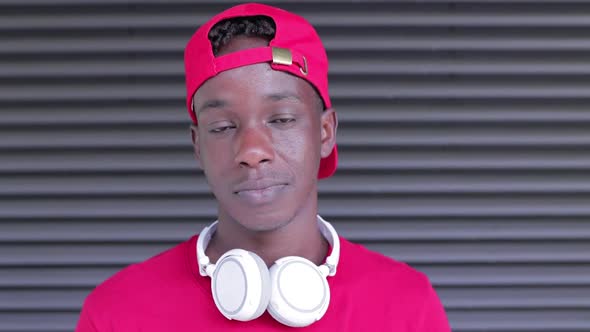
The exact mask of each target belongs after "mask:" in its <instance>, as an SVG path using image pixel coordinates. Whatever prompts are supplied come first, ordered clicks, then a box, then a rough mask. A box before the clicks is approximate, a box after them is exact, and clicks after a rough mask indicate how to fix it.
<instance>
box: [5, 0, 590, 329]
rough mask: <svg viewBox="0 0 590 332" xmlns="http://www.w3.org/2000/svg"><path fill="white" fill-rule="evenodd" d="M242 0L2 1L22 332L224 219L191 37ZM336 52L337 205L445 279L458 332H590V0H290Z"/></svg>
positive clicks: (12, 228)
mask: <svg viewBox="0 0 590 332" xmlns="http://www.w3.org/2000/svg"><path fill="white" fill-rule="evenodd" d="M229 3H231V2H230V1H196V0H186V1H179V0H177V1H155V0H144V1H140V0H128V1H124V0H108V1H107V0H78V1H74V0H69V1H68V0H54V1H41V0H20V1H17V0H10V1H7V0H4V1H1V2H0V331H2V332H4V331H71V330H72V329H73V326H74V323H75V321H76V320H77V317H78V311H79V309H80V306H81V304H82V301H83V298H84V297H85V295H86V294H87V293H88V292H89V291H90V290H91V289H92V288H93V287H94V286H95V285H96V284H97V283H98V282H100V281H102V280H103V279H105V278H106V277H108V276H109V275H111V274H113V273H114V272H115V271H117V270H119V269H121V268H122V267H123V266H125V265H127V264H130V263H132V262H136V261H140V260H143V259H145V258H147V257H149V256H151V255H153V254H155V253H157V252H159V251H161V250H164V249H165V248H168V247H171V246H173V245H174V244H176V243H178V242H180V241H183V240H184V239H186V238H188V237H189V236H190V235H191V234H193V233H195V232H197V231H198V230H200V228H201V227H202V226H203V225H204V224H205V223H206V222H209V221H210V220H212V218H214V213H215V208H214V205H213V203H212V199H211V196H210V195H209V194H208V191H207V188H206V185H205V182H204V180H203V177H202V175H201V174H200V173H199V172H198V171H197V170H196V169H195V163H194V162H193V159H192V158H193V157H192V150H191V147H190V145H189V142H190V139H189V133H188V117H187V115H186V114H185V111H184V107H183V94H184V81H183V80H184V78H183V64H182V56H183V54H182V50H183V47H184V44H185V42H186V41H187V39H188V37H189V36H190V34H191V33H192V32H193V31H194V29H195V28H196V27H197V26H198V25H199V24H201V23H202V22H204V20H205V19H206V18H207V17H210V16H211V15H212V14H213V13H214V12H216V11H219V10H221V9H222V8H225V7H227V6H228V4H229ZM280 5H281V6H283V7H285V8H286V9H291V10H293V11H295V12H298V13H300V14H302V15H304V16H306V17H307V18H309V19H310V20H311V21H312V22H313V23H314V24H316V25H317V27H318V30H319V32H320V34H321V35H322V36H323V38H324V40H325V44H326V46H327V48H328V51H329V55H330V57H331V64H332V65H331V93H332V95H333V101H334V104H335V106H336V108H337V111H338V112H339V115H340V120H341V126H340V133H339V142H340V151H341V163H340V169H339V171H338V174H337V176H335V177H334V178H332V179H330V180H328V181H325V182H323V183H322V185H321V190H322V194H321V199H322V201H321V211H322V213H323V214H324V216H325V217H326V218H328V219H329V220H332V221H333V222H334V224H335V225H336V227H337V228H338V229H339V230H340V232H341V233H342V234H344V235H345V236H347V237H349V238H350V239H352V240H354V241H358V242H361V243H364V244H366V245H367V246H368V247H370V248H373V249H376V250H379V251H382V252H384V253H386V254H387V255H390V256H392V257H395V258H397V259H400V260H403V261H407V262H409V263H411V264H413V266H415V267H417V268H419V269H421V270H423V271H425V272H426V273H428V274H429V276H430V277H431V278H432V280H433V282H434V283H435V285H436V288H437V290H438V292H439V294H440V296H441V298H442V300H443V302H444V304H445V306H446V309H447V311H448V314H449V317H450V320H451V323H452V325H453V328H454V331H458V332H476V331H502V332H508V331H520V332H532V331H561V332H566V331H590V244H589V243H590V241H589V240H590V221H589V217H590V172H589V171H590V148H589V144H590V111H589V108H590V75H589V74H590V66H589V64H590V29H589V27H590V4H589V3H587V2H582V1H569V2H566V1H510V2H500V1H483V0H482V1H455V2H452V3H450V2H441V1H420V2H416V3H414V2H411V1H408V2H392V1H367V2H363V3H360V2H359V3H357V2H351V1H298V2H295V1H290V2H281V3H280Z"/></svg>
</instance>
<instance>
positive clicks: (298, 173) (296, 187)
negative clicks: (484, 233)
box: [77, 4, 450, 332]
mask: <svg viewBox="0 0 590 332" xmlns="http://www.w3.org/2000/svg"><path fill="white" fill-rule="evenodd" d="M185 64H186V79H187V109H188V111H189V115H190V117H191V118H192V120H193V125H192V126H191V136H192V141H193V145H194V152H195V156H196V159H197V161H198V162H199V164H200V167H201V168H202V169H203V171H204V173H205V176H206V178H207V181H208V183H209V185H210V187H211V190H212V192H213V194H214V195H215V197H216V199H217V202H218V205H219V206H218V221H217V222H215V223H214V224H212V225H211V226H209V227H207V228H205V229H204V230H203V231H202V232H201V234H200V235H199V236H193V237H192V238H191V239H189V240H188V241H186V242H184V243H182V244H180V245H178V246H176V247H174V248H172V249H170V250H168V251H166V252H164V253H161V254H160V255H158V256H155V257H153V258H151V259H149V260H147V261H145V262H143V263H140V264H134V265H131V266H129V267H127V268H126V269H124V270H123V271H121V272H119V273H117V274H116V275H114V276H113V277H111V278H110V279H108V280H107V281H105V282H104V283H102V284H101V285H99V286H98V287H97V288H96V289H95V290H94V291H93V292H92V293H91V294H90V295H89V296H88V298H87V299H86V301H85V303H84V307H83V310H82V313H81V316H80V321H79V323H78V327H77V331H79V332H85V331H144V332H145V331H148V332H149V331H211V330H213V331H215V330H219V331H227V330H235V331H238V330H239V331H282V330H289V329H292V328H293V327H298V328H300V329H301V330H305V331H396V332H402V331H405V332H410V331H412V332H413V331H424V332H447V331H450V329H449V326H448V323H447V319H446V316H445V313H444V310H443V308H442V305H441V304H440V301H439V299H438V297H437V295H436V293H435V292H434V290H433V288H432V287H431V285H430V283H429V281H428V279H427V278H426V277H425V276H424V275H423V274H422V273H420V272H417V271H415V270H413V269H412V268H410V267H408V266H407V265H405V264H403V263H399V262H396V261H394V260H392V259H390V258H388V257H385V256H383V255H381V254H378V253H374V252H371V251H368V250H367V249H365V248H363V247H362V246H360V245H356V244H352V243H350V242H348V241H347V240H346V239H344V238H339V237H338V235H337V234H336V231H335V230H334V228H333V227H332V226H331V225H330V224H329V223H328V222H326V221H324V220H323V219H322V218H321V217H320V216H318V215H317V211H318V200H317V182H318V178H324V177H328V176H331V175H332V174H333V173H334V171H335V169H336V163H337V151H336V145H335V137H336V128H337V119H336V113H335V112H334V110H333V109H332V106H331V102H330V97H329V94H328V80H327V74H328V60H327V56H326V53H325V50H324V47H323V45H322V43H321V41H320V39H319V37H318V35H317V34H316V32H315V30H314V29H313V27H312V26H311V25H310V24H309V23H308V22H307V21H305V20H304V19H303V18H301V17H299V16H296V15H294V14H292V13H289V12H286V11H283V10H280V9H278V8H274V7H270V6H266V5H260V4H245V5H240V6H236V7H233V8H230V9H228V10H226V11H225V12H223V13H220V14H219V15H217V16H215V17H214V18H212V19H211V20H210V21H209V22H207V23H205V24H204V25H203V26H202V27H200V28H199V30H197V32H196V33H195V34H194V35H193V37H192V38H191V40H190V41H189V43H188V45H187V47H186V50H185Z"/></svg>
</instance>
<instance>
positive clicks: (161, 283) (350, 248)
mask: <svg viewBox="0 0 590 332" xmlns="http://www.w3.org/2000/svg"><path fill="white" fill-rule="evenodd" d="M196 239H197V236H193V237H192V238H191V239H189V240H188V241H185V242H183V243H181V244H179V245H177V246H176V247H174V248H172V249H169V250H167V251H165V252H163V253H161V254H159V255H157V256H154V257H152V258H150V259H148V260H147V261H145V262H143V263H139V264H133V265H130V266H129V267H127V268H125V269H123V270H121V271H120V272H118V273H117V274H115V275H114V276H112V277H111V278H109V279H107V280H106V281H105V282H103V283H102V284H100V285H99V286H98V287H96V289H94V291H92V292H91V293H90V295H88V297H87V298H86V301H85V302H84V307H83V308H82V312H81V315H80V320H79V322H78V326H77V328H76V332H105V331H109V332H138V331H141V332H152V331H158V332H160V331H175V332H184V331H187V332H188V331H190V332H195V331H240V332H247V331H395V332H450V328H449V324H448V322H447V318H446V315H445V312H444V309H443V307H442V305H441V303H440V301H439V299H438V297H437V295H436V293H435V292H434V290H433V288H432V286H431V284H430V282H429V281H428V279H427V277H426V276H425V275H424V274H422V273H420V272H418V271H416V270H414V269H412V268H411V267H409V266H408V265H406V264H404V263H400V262H396V261H394V260H392V259H390V258H388V257H386V256H384V255H381V254H379V253H376V252H372V251H369V250H367V249H366V248H364V247H363V246H361V245H358V244H353V243H351V242H349V241H347V240H345V239H343V238H341V239H340V244H341V252H340V262H339V264H338V272H337V273H336V275H335V276H333V277H328V283H329V285H330V293H331V300H330V305H329V307H328V311H327V312H326V314H325V315H324V317H323V318H322V319H321V320H319V321H317V322H315V323H313V324H312V325H310V326H307V327H304V328H292V327H288V326H284V325H282V324H281V323H279V322H277V321H275V320H274V319H273V318H272V317H271V316H270V314H268V312H265V313H264V314H263V315H262V316H261V317H260V318H258V319H256V320H253V321H249V322H240V321H230V320H228V319H226V318H225V317H224V316H222V315H221V313H220V312H219V311H218V310H217V308H216V307H215V303H214V302H213V297H212V294H211V280H210V278H208V277H202V276H201V275H200V274H199V268H198V265H197V257H196Z"/></svg>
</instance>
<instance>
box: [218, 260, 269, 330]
mask: <svg viewBox="0 0 590 332" xmlns="http://www.w3.org/2000/svg"><path fill="white" fill-rule="evenodd" d="M269 279H270V277H269V272H268V268H267V267H266V265H265V264H264V261H262V259H261V258H260V257H258V255H256V254H254V253H251V252H248V251H246V250H243V249H232V250H230V251H228V252H226V253H225V254H223V255H222V256H221V257H220V258H219V259H218V261H217V263H216V264H215V271H214V272H213V275H212V276H211V293H212V294H213V300H214V301H215V305H216V306H217V309H219V311H220V312H221V314H223V315H224V316H225V317H226V318H228V319H235V320H239V321H249V320H253V319H256V318H258V317H259V316H260V315H262V313H264V310H265V309H266V307H267V306H268V301H269V298H270V286H269V282H270V281H269Z"/></svg>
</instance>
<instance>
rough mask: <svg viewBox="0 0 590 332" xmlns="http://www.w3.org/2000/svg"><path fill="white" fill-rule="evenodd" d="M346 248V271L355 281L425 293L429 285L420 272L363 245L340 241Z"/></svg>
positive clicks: (426, 278) (424, 275)
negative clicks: (353, 276)
mask: <svg viewBox="0 0 590 332" xmlns="http://www.w3.org/2000/svg"><path fill="white" fill-rule="evenodd" d="M341 241H342V243H343V244H344V245H345V246H346V248H347V249H346V250H347V251H348V252H347V253H346V256H347V257H346V258H347V260H348V262H347V263H346V264H347V265H348V266H347V270H349V271H352V272H351V274H353V275H355V276H356V277H357V279H359V280H364V281H366V282H369V283H371V284H373V285H378V286H379V287H394V288H396V289H409V290H411V291H414V292H415V291H420V292H426V291H428V290H429V289H430V287H431V284H430V281H429V279H428V277H427V276H426V274H424V273H423V272H421V271H418V270H417V269H415V268H413V267H411V266H410V265H408V264H407V263H405V262H402V261H398V260H396V259H394V258H391V257H389V256H386V255H384V254H382V253H380V252H376V251H373V250H371V249H369V248H367V247H365V246H364V245H361V244H358V243H354V242H351V241H348V240H346V239H342V240H341Z"/></svg>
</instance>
